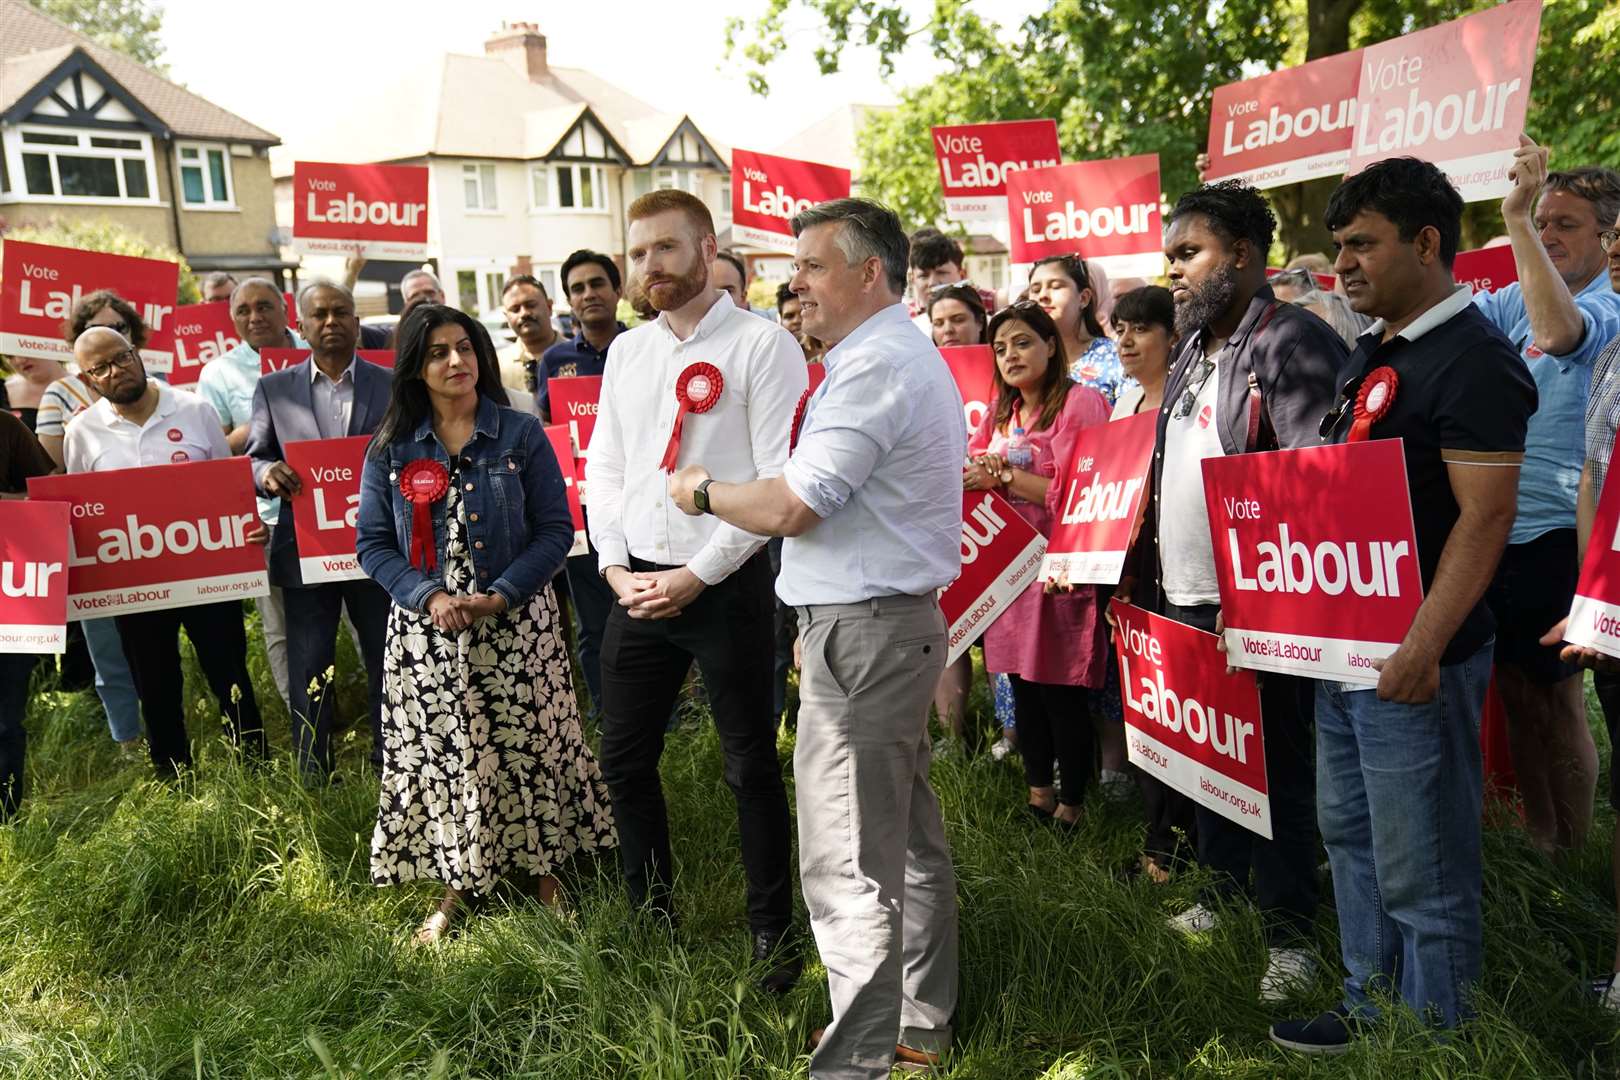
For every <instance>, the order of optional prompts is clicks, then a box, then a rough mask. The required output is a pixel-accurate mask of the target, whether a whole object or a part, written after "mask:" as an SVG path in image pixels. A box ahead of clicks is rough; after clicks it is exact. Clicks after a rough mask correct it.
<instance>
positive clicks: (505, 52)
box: [484, 22, 548, 82]
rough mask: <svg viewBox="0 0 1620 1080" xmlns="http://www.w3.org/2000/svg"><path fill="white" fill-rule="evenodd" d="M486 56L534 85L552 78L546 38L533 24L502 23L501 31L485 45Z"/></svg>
mask: <svg viewBox="0 0 1620 1080" xmlns="http://www.w3.org/2000/svg"><path fill="white" fill-rule="evenodd" d="M484 55H485V56H494V57H498V58H500V59H501V60H504V61H506V62H507V63H508V64H510V65H511V66H512V70H513V71H516V72H517V73H518V74H519V75H521V76H523V77H524V78H525V79H528V80H529V81H530V82H539V81H540V80H541V79H543V78H545V77H546V75H547V74H548V70H547V68H546V36H545V35H544V34H542V33H541V32H540V28H539V27H538V26H536V25H535V24H534V23H531V22H517V23H505V22H503V23H501V28H500V30H499V31H497V32H496V33H495V34H494V35H493V36H492V37H490V39H489V40H488V41H485V42H484Z"/></svg>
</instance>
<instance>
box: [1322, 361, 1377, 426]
mask: <svg viewBox="0 0 1620 1080" xmlns="http://www.w3.org/2000/svg"><path fill="white" fill-rule="evenodd" d="M1366 377H1367V376H1365V375H1357V376H1356V377H1355V378H1353V379H1351V380H1350V381H1349V382H1347V383H1345V384H1344V390H1343V391H1342V392H1341V393H1340V394H1339V400H1338V402H1337V403H1335V404H1334V406H1333V408H1332V409H1330V410H1329V411H1328V413H1327V415H1326V416H1324V417H1322V423H1321V425H1320V426H1319V427H1318V428H1317V429H1316V431H1317V434H1319V435H1321V436H1322V438H1323V439H1331V438H1332V437H1333V430H1334V429H1335V428H1337V427H1338V426H1339V421H1340V420H1343V419H1344V414H1345V413H1346V412H1348V411H1349V409H1350V403H1351V402H1353V401H1355V400H1356V395H1357V394H1359V393H1360V392H1361V383H1362V381H1363V380H1364V379H1366Z"/></svg>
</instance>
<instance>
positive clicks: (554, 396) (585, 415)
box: [546, 375, 602, 503]
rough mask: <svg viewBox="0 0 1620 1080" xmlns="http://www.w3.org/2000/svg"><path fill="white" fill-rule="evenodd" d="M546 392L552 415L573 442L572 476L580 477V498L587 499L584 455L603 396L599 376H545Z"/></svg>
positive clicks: (594, 428) (585, 456)
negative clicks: (559, 377)
mask: <svg viewBox="0 0 1620 1080" xmlns="http://www.w3.org/2000/svg"><path fill="white" fill-rule="evenodd" d="M546 396H547V397H549V398H550V399H551V419H552V421H553V422H554V423H557V424H567V425H568V434H569V436H570V437H571V438H572V439H573V442H574V476H575V477H576V478H578V479H580V480H581V484H582V486H581V490H580V499H581V500H582V501H584V502H586V503H589V502H590V499H588V498H587V497H586V495H585V492H584V488H583V478H584V476H585V459H586V458H587V457H588V456H589V454H590V445H591V433H592V432H594V431H595V430H596V410H597V403H598V400H599V399H600V398H601V396H602V376H600V375H574V376H570V377H569V378H566V379H547V380H546Z"/></svg>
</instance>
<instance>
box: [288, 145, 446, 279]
mask: <svg viewBox="0 0 1620 1080" xmlns="http://www.w3.org/2000/svg"><path fill="white" fill-rule="evenodd" d="M293 250H295V251H298V252H300V253H301V254H304V255H353V254H355V253H356V252H358V253H359V254H361V255H364V256H366V258H368V259H425V258H427V257H428V170H427V167H426V166H425V165H335V164H331V163H328V162H315V161H299V162H294V164H293Z"/></svg>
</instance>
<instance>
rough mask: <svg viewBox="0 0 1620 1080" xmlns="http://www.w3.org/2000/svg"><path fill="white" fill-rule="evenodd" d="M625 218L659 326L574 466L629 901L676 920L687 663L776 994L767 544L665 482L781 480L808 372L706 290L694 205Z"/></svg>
mask: <svg viewBox="0 0 1620 1080" xmlns="http://www.w3.org/2000/svg"><path fill="white" fill-rule="evenodd" d="M628 217H629V235H628V247H629V262H630V272H631V274H632V277H633V280H634V281H635V282H636V283H637V284H638V285H639V287H640V288H641V289H642V290H643V291H644V292H645V294H646V297H647V299H648V301H649V302H650V303H651V305H652V307H653V308H654V310H656V311H657V312H658V317H657V318H656V319H655V320H654V321H652V322H649V323H646V324H644V325H642V326H638V327H636V328H635V329H633V330H629V331H626V332H625V333H623V334H620V335H619V336H618V337H617V338H615V339H614V342H613V363H612V364H611V365H609V366H608V367H607V369H606V371H605V372H604V373H603V376H602V393H601V401H600V407H599V408H600V411H599V412H598V414H597V418H596V429H595V433H594V434H593V435H592V436H591V453H590V459H589V462H588V464H587V466H586V471H585V478H586V481H587V483H586V490H587V491H588V492H589V499H590V520H589V527H590V534H591V542H592V544H593V545H594V546H595V548H596V550H597V557H598V563H599V565H600V567H601V574H602V577H603V578H604V579H606V581H607V583H608V585H609V586H611V587H612V589H613V591H614V593H615V594H616V597H617V600H618V603H617V604H616V605H615V606H614V608H613V610H612V612H611V613H610V614H609V616H608V620H607V626H606V628H605V629H604V631H603V634H602V655H601V663H602V746H601V751H600V753H599V755H598V756H599V758H600V761H601V765H602V775H603V778H604V779H605V780H606V781H607V784H608V788H609V790H610V792H611V794H612V796H613V806H614V816H615V818H616V819H617V824H618V829H619V851H620V857H621V858H622V859H623V864H624V873H625V879H626V884H627V885H628V887H629V892H630V898H631V900H632V902H633V903H637V904H648V905H650V906H651V907H652V908H653V910H654V911H656V912H657V913H659V914H660V915H662V916H664V917H665V918H667V919H669V920H670V921H671V923H673V921H674V915H675V912H674V905H673V898H672V895H671V892H672V890H671V884H672V881H673V878H674V873H673V870H674V867H673V865H672V862H671V855H670V843H669V822H668V814H667V811H666V809H665V805H664V795H663V789H662V784H661V782H660V780H659V775H658V761H659V757H660V755H661V754H662V752H663V747H664V730H665V725H666V723H667V721H668V719H669V714H670V709H671V707H672V706H673V705H674V704H675V699H676V695H677V694H678V693H679V692H680V688H681V683H682V681H683V680H684V679H685V677H686V672H687V670H688V668H689V667H690V666H691V664H692V661H693V660H696V661H697V664H698V667H699V669H700V671H701V672H702V674H703V683H704V685H705V686H706V687H707V688H708V690H709V701H710V705H711V706H712V710H713V713H714V722H715V727H716V728H717V729H718V731H719V734H720V744H721V749H722V751H723V753H724V755H725V778H726V783H727V784H729V785H730V787H731V790H732V793H733V794H734V795H735V796H736V798H737V820H738V827H739V832H740V834H741V839H742V859H743V869H744V872H745V874H746V875H747V880H748V923H749V930H750V932H751V934H752V938H753V954H754V959H755V960H756V961H759V962H761V963H762V964H763V965H765V967H764V970H763V973H762V978H761V986H763V987H764V988H765V989H766V990H768V991H771V992H773V993H785V992H786V991H787V990H788V989H790V988H791V987H792V986H793V984H794V982H795V981H796V980H797V979H798V975H799V971H800V968H801V966H802V960H801V959H800V958H799V951H798V945H797V941H796V935H794V934H793V932H792V926H793V894H792V882H791V877H790V873H789V861H790V858H791V846H790V844H789V823H788V809H787V792H786V789H785V788H784V787H783V784H782V771H781V766H780V764H779V763H778V761H777V757H776V718H775V717H774V716H773V715H772V712H771V678H772V674H771V673H772V647H773V642H774V628H773V614H774V613H773V610H772V592H771V567H770V560H769V558H768V557H767V555H766V552H765V550H764V549H765V538H764V537H763V536H756V535H754V534H752V533H749V532H745V531H743V530H742V529H739V528H737V527H735V526H732V525H728V524H726V523H724V522H722V521H721V520H720V519H719V518H716V517H713V516H709V515H704V516H701V517H689V516H687V515H685V514H683V513H681V511H680V510H678V509H677V508H676V507H674V506H673V505H671V504H670V502H669V499H668V497H667V495H666V487H665V485H666V480H667V476H668V474H669V473H670V472H673V471H674V470H675V469H677V468H679V467H680V465H681V464H682V463H688V464H689V463H692V462H697V461H701V462H703V463H704V464H705V465H707V466H708V467H709V468H710V470H711V471H712V473H713V474H714V476H715V478H716V479H719V480H724V481H726V482H728V483H746V482H748V481H750V480H755V479H759V478H762V477H772V476H779V475H781V473H782V468H783V465H784V464H785V463H786V461H787V455H788V436H789V432H790V429H791V427H792V423H793V417H794V413H795V410H796V409H797V407H798V405H799V402H800V399H801V398H802V397H803V395H804V392H805V390H806V389H807V387H808V376H807V373H806V371H805V364H804V357H803V354H802V353H801V351H800V349H799V344H798V342H796V341H794V339H793V336H792V335H791V334H789V333H788V332H787V331H786V330H783V329H782V328H781V327H780V326H778V325H776V324H775V323H773V322H771V321H769V320H767V319H759V318H755V317H754V316H753V315H751V314H750V313H749V312H747V311H744V310H742V309H741V308H738V307H737V306H736V305H735V304H733V303H732V301H731V299H730V298H729V297H727V296H726V294H725V293H723V292H721V291H720V290H719V289H718V288H716V287H715V286H714V284H713V282H712V281H711V280H710V276H709V268H710V265H711V264H712V263H713V262H714V258H715V252H716V241H715V235H714V222H713V219H712V218H711V217H710V215H709V211H708V208H707V207H705V206H704V205H703V203H702V201H701V200H699V199H697V198H695V197H694V196H692V195H689V194H687V193H686V192H683V191H670V190H661V191H653V192H650V193H648V194H646V195H643V196H642V197H641V198H639V199H637V200H636V201H635V202H634V203H632V204H631V205H630V210H629V214H628Z"/></svg>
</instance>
